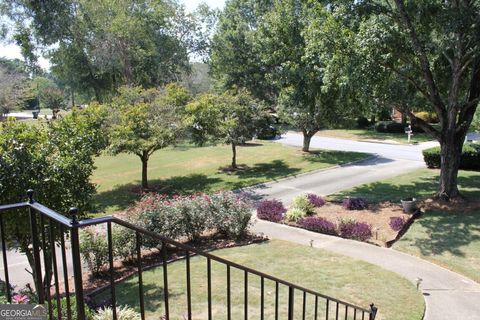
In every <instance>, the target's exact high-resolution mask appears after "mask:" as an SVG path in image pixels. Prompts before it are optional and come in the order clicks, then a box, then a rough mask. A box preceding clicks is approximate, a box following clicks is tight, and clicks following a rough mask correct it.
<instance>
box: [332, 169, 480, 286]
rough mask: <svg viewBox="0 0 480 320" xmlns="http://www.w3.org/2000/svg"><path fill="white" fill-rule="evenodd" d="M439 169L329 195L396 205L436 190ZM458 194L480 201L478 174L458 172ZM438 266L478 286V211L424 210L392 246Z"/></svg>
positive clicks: (479, 260) (479, 278)
mask: <svg viewBox="0 0 480 320" xmlns="http://www.w3.org/2000/svg"><path fill="white" fill-rule="evenodd" d="M438 177H439V171H438V170H428V169H422V170H419V171H416V172H413V173H410V174H405V175H401V176H398V177H395V178H392V179H388V180H383V181H377V182H373V183H369V184H365V185H361V186H358V187H355V188H352V189H350V190H345V191H342V192H340V193H338V194H335V195H332V196H331V198H333V199H342V198H343V197H345V196H355V197H365V198H367V199H369V200H370V201H371V202H381V201H392V202H394V203H399V201H400V199H402V198H405V197H411V196H414V197H417V198H425V197H429V196H431V195H433V194H434V193H435V191H436V190H437V188H438ZM458 183H459V188H460V192H461V193H462V194H463V195H464V196H465V197H466V198H467V199H470V200H475V201H479V200H480V172H474V171H460V172H459V178H458ZM457 207H458V206H457ZM393 248H394V249H397V250H400V251H403V252H406V253H409V254H412V255H415V256H418V257H420V258H423V259H426V260H429V261H431V262H433V263H437V264H439V265H441V266H444V267H446V268H448V269H450V270H453V271H456V272H458V273H460V274H463V275H465V276H467V277H469V278H471V279H473V280H475V281H477V282H479V283H480V210H478V209H473V210H472V209H470V210H462V209H458V210H450V211H441V210H427V211H426V212H425V213H424V214H423V215H422V216H421V217H420V218H419V219H417V220H416V221H415V222H414V223H413V225H412V226H411V227H410V229H409V230H408V232H407V233H406V234H405V235H404V236H403V237H402V238H401V239H400V241H398V242H397V243H395V245H394V246H393Z"/></svg>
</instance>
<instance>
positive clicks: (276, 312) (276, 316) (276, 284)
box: [275, 281, 279, 320]
mask: <svg viewBox="0 0 480 320" xmlns="http://www.w3.org/2000/svg"><path fill="white" fill-rule="evenodd" d="M278 289H279V288H278V282H277V281H275V320H278Z"/></svg>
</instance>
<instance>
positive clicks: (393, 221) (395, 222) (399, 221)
mask: <svg viewBox="0 0 480 320" xmlns="http://www.w3.org/2000/svg"><path fill="white" fill-rule="evenodd" d="M389 224H390V228H392V230H393V231H400V230H402V228H403V226H404V225H405V219H403V218H402V217H390V223H389Z"/></svg>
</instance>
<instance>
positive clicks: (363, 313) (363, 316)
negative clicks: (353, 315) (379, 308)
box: [362, 311, 365, 320]
mask: <svg viewBox="0 0 480 320" xmlns="http://www.w3.org/2000/svg"><path fill="white" fill-rule="evenodd" d="M362 320H365V311H362Z"/></svg>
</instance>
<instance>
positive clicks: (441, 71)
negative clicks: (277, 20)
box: [348, 0, 480, 200]
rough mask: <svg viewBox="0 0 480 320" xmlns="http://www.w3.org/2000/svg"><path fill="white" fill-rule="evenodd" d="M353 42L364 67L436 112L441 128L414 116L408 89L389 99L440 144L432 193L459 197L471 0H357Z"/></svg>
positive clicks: (468, 103) (477, 61)
mask: <svg viewBox="0 0 480 320" xmlns="http://www.w3.org/2000/svg"><path fill="white" fill-rule="evenodd" d="M348 7H349V8H350V9H352V10H353V11H356V12H357V13H359V15H358V16H359V17H360V18H359V19H360V20H359V21H360V23H359V27H358V29H357V30H355V32H356V33H357V46H358V49H359V51H360V52H361V54H362V57H363V59H365V61H368V62H369V63H370V65H372V66H373V65H376V66H377V67H376V68H375V69H372V71H371V72H379V73H382V74H386V73H388V74H395V75H396V77H397V79H402V80H403V81H404V82H406V83H408V84H409V86H410V87H411V88H412V90H410V93H411V94H412V92H413V94H416V95H418V96H421V97H422V98H423V100H424V101H425V102H426V105H427V107H428V109H429V110H431V111H432V112H435V113H436V114H437V117H438V119H439V120H440V128H436V127H433V126H431V125H430V124H428V123H426V122H425V121H423V120H422V119H420V118H418V117H416V116H415V114H414V111H415V110H416V109H417V107H416V106H415V105H412V104H410V103H409V101H411V94H410V96H409V95H396V96H395V97H390V98H392V99H391V100H392V101H396V104H397V106H399V107H400V108H402V112H404V113H405V114H407V115H408V116H409V117H410V119H411V121H412V123H413V124H416V125H418V126H420V127H421V128H422V129H424V130H425V131H426V132H428V133H429V134H431V135H432V136H433V137H434V138H435V139H437V140H438V141H439V142H440V145H441V172H440V183H439V189H438V196H440V197H441V198H443V199H446V200H448V199H455V198H459V197H461V195H460V192H459V190H458V180H457V176H458V168H459V164H460V155H461V151H462V147H463V141H464V139H465V135H466V133H467V131H468V129H469V127H470V124H471V122H472V119H473V116H474V114H475V111H476V108H477V105H478V102H479V98H480V50H479V49H480V36H479V35H480V3H478V1H468V0H466V1H408V2H407V1H403V0H395V1H368V2H367V1H356V2H352V3H351V4H350V5H349V6H348Z"/></svg>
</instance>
